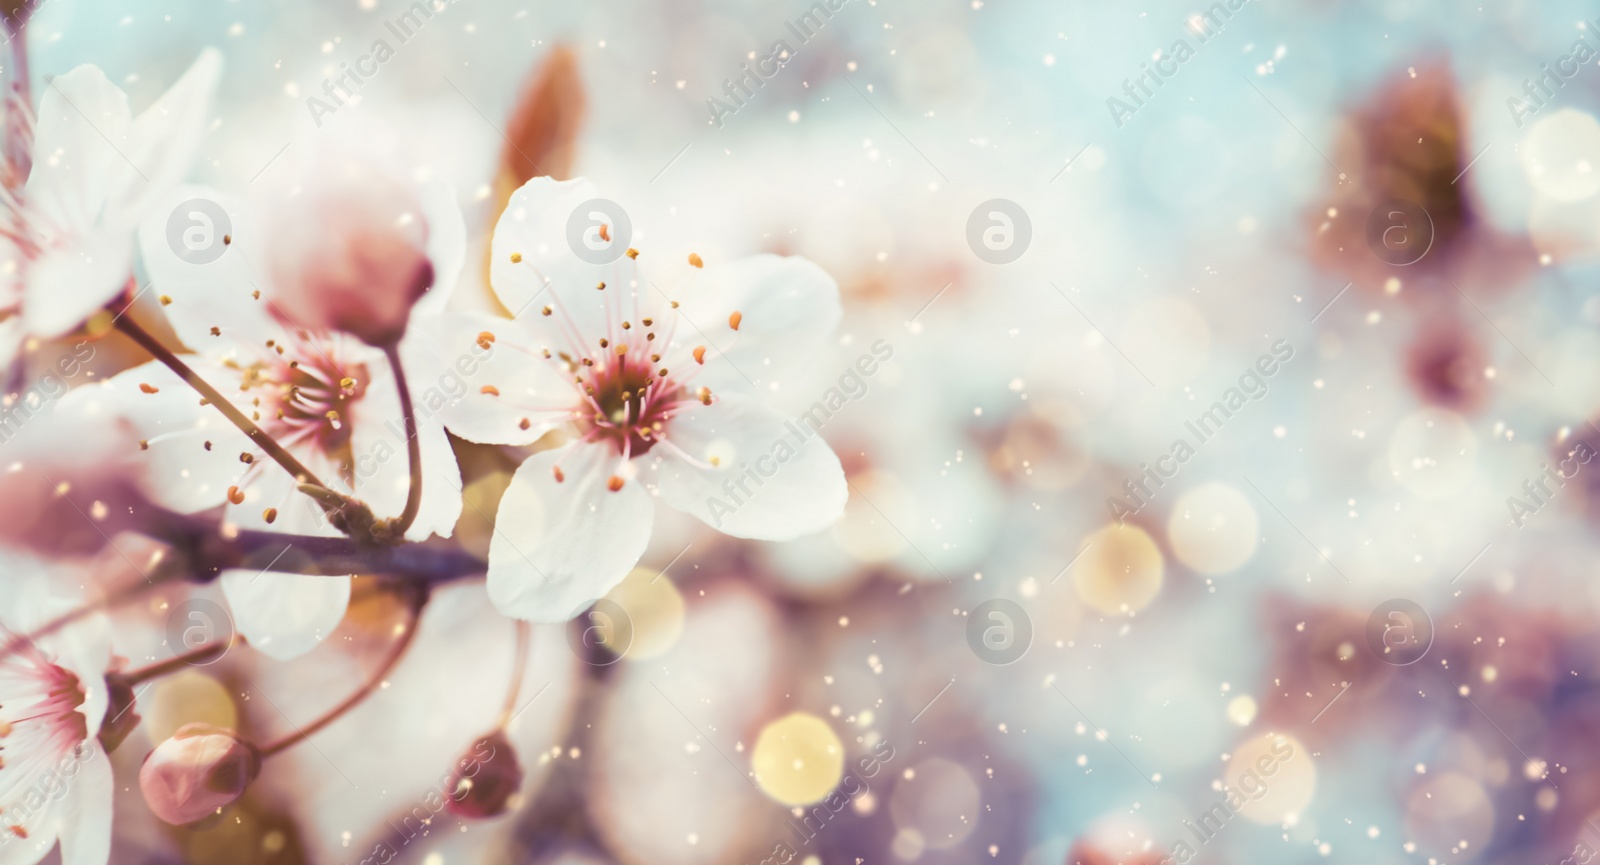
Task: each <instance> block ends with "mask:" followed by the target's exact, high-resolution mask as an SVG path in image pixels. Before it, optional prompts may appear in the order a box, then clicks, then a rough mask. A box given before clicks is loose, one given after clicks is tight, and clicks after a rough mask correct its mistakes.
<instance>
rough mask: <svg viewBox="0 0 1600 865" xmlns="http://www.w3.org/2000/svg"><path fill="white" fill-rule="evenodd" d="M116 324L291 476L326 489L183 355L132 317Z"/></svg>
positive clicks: (118, 320)
mask: <svg viewBox="0 0 1600 865" xmlns="http://www.w3.org/2000/svg"><path fill="white" fill-rule="evenodd" d="M116 327H117V329H118V330H120V331H122V332H123V333H125V334H127V335H128V337H129V338H130V339H132V340H133V341H134V342H136V343H138V344H139V346H140V347H141V348H143V349H144V350H145V351H148V352H150V354H151V355H153V356H154V357H155V359H156V360H159V361H161V362H162V363H163V364H166V365H167V367H168V368H169V369H171V370H172V371H173V372H175V373H177V374H178V375H179V376H180V377H182V378H183V380H184V381H185V382H187V383H188V385H189V386H190V387H192V388H194V389H195V390H197V391H199V392H200V395H201V396H204V397H205V398H206V402H208V403H210V404H211V405H213V406H216V408H217V411H220V412H222V414H223V416H225V417H227V419H228V420H230V421H232V422H233V425H234V426H236V427H238V428H239V429H240V430H241V431H242V432H243V433H244V434H245V435H247V436H249V437H250V440H251V441H252V442H255V444H256V446H257V447H259V448H261V449H262V450H263V451H266V453H267V456H270V457H272V458H273V459H274V460H275V461H277V463H278V465H281V466H283V467H284V469H285V470H286V471H288V472H289V474H290V475H293V476H294V477H295V478H296V479H298V480H299V481H300V482H301V483H304V484H313V485H315V486H319V487H323V488H327V486H328V485H327V484H325V483H323V482H322V481H321V479H319V478H318V477H317V476H316V474H315V473H314V472H312V471H311V470H310V469H308V468H306V467H305V465H304V464H302V463H301V462H300V460H298V459H296V458H295V456H294V454H291V453H289V452H288V451H287V450H285V449H284V447H283V445H280V444H278V440H277V439H275V438H273V437H272V436H270V435H268V434H267V432H266V431H265V430H263V429H262V428H261V427H259V426H256V424H255V421H252V420H251V419H250V418H248V417H246V416H245V414H244V412H242V411H239V409H237V408H235V407H234V405H233V403H231V402H229V401H228V398H227V397H225V396H223V395H222V392H221V391H219V390H217V389H216V388H214V387H212V386H211V383H210V382H208V381H206V380H205V379H203V378H201V377H200V374H199V373H197V372H195V371H194V370H193V369H190V368H189V365H188V364H186V363H184V362H183V359H182V358H180V357H178V356H177V355H176V354H174V353H173V352H172V350H171V349H169V348H167V347H166V346H164V345H162V344H161V341H160V340H158V339H156V338H155V337H154V336H152V335H151V334H150V332H149V331H147V330H145V329H144V328H142V327H140V326H139V324H138V323H137V322H135V321H134V320H133V317H132V316H127V315H124V316H121V317H119V318H118V319H117V321H116Z"/></svg>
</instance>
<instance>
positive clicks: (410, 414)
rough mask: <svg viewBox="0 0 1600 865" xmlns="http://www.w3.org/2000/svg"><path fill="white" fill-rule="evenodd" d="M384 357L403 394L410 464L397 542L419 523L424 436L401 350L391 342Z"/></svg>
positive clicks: (397, 531) (407, 454)
mask: <svg viewBox="0 0 1600 865" xmlns="http://www.w3.org/2000/svg"><path fill="white" fill-rule="evenodd" d="M383 356H384V357H386V358H388V359H389V369H391V370H393V372H394V384H395V387H396V388H397V389H398V390H399V391H400V416H401V418H402V422H403V423H404V424H405V427H404V429H405V431H406V457H407V458H408V459H409V460H410V461H411V489H410V490H409V491H408V492H407V493H406V509H405V510H404V511H402V512H401V513H400V519H399V521H398V522H397V523H396V524H395V526H394V535H395V537H396V538H397V539H399V538H404V537H405V536H406V530H407V529H409V528H411V524H412V523H414V522H416V520H417V513H418V512H419V511H421V510H422V437H421V435H420V433H421V431H420V430H418V429H417V414H416V409H414V408H413V407H412V405H411V388H410V387H409V386H408V385H407V384H406V370H405V366H404V365H403V364H401V362H400V351H399V349H398V347H397V346H396V345H395V344H393V343H391V344H389V345H386V346H384V347H383Z"/></svg>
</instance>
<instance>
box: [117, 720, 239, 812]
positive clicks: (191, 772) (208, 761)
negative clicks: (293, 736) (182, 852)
mask: <svg viewBox="0 0 1600 865" xmlns="http://www.w3.org/2000/svg"><path fill="white" fill-rule="evenodd" d="M260 773H261V754H260V752H259V751H257V750H256V747H255V746H254V745H251V744H250V743H249V742H246V741H244V740H242V739H240V738H239V737H238V735H237V734H235V733H234V732H233V731H232V730H224V729H222V728H221V727H213V726H211V725H210V724H185V725H184V726H182V727H180V728H178V732H176V733H173V734H172V738H170V739H168V740H166V741H165V742H162V743H161V744H160V745H157V746H156V749H155V750H154V751H151V752H150V755H149V756H148V757H145V758H144V766H142V767H140V769H139V789H140V790H141V791H142V792H143V793H144V800H145V802H147V803H149V805H150V810H151V811H152V812H154V813H155V815H156V816H157V817H160V818H161V819H162V820H165V821H166V822H168V823H171V824H173V825H174V826H181V825H183V824H185V823H193V822H195V821H197V820H202V819H204V818H206V817H209V816H211V815H212V814H215V813H217V811H218V810H220V809H221V808H224V807H226V806H228V805H231V804H233V802H234V801H235V800H237V799H238V798H239V797H240V796H242V795H244V791H245V788H246V787H248V786H250V782H251V781H254V780H255V779H256V776H257V775H258V774H260Z"/></svg>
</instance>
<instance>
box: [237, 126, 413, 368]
mask: <svg viewBox="0 0 1600 865" xmlns="http://www.w3.org/2000/svg"><path fill="white" fill-rule="evenodd" d="M428 231H429V225H428V223H427V221H426V218H425V216H424V214H423V212H422V203H421V200H420V198H419V196H418V194H417V193H416V191H415V190H414V189H413V188H412V186H411V185H410V184H409V183H408V182H407V181H405V180H403V179H401V178H399V177H393V176H390V175H389V174H388V173H386V172H385V171H384V169H382V168H378V167H375V166H372V165H368V164H365V163H363V162H361V161H359V160H356V159H343V160H341V159H339V158H331V160H330V163H329V164H327V165H323V166H320V170H319V171H318V172H317V173H316V174H314V175H313V176H312V177H311V178H309V179H308V180H307V181H305V182H304V183H303V184H302V186H301V187H300V188H299V189H298V190H297V194H296V195H294V196H292V197H290V198H289V199H287V200H285V201H283V202H281V203H280V204H279V205H278V206H277V207H275V208H274V209H273V211H272V213H271V215H270V219H269V222H268V232H269V236H270V241H269V243H270V246H269V248H270V249H271V254H270V257H269V259H268V261H267V264H268V269H269V270H270V272H271V275H272V279H273V289H272V291H271V292H270V294H271V295H272V300H273V304H272V306H271V307H270V308H271V310H272V312H273V313H274V314H275V315H277V316H279V317H280V318H283V319H285V320H286V321H287V323H289V324H291V325H294V326H297V327H302V328H311V329H328V330H341V331H344V332H346V333H351V334H354V335H356V336H357V337H359V338H360V339H361V340H362V341H364V342H366V343H369V344H371V345H377V346H384V345H391V344H393V343H395V342H397V341H398V340H399V339H400V337H401V336H402V335H404V334H405V331H406V322H407V320H408V319H409V318H410V316H411V305H412V304H413V303H415V302H416V301H417V300H418V299H419V298H420V297H422V295H423V294H425V293H427V291H428V290H429V289H430V288H432V286H433V281H434V273H433V265H432V263H431V262H430V261H429V260H428V258H427V252H426V246H427V240H428Z"/></svg>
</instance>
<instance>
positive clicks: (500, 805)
mask: <svg viewBox="0 0 1600 865" xmlns="http://www.w3.org/2000/svg"><path fill="white" fill-rule="evenodd" d="M521 791H522V767H521V766H520V765H518V764H517V752H516V749H514V748H512V747H511V742H510V740H508V739H507V738H506V734H505V732H504V731H501V730H496V731H494V732H493V733H490V734H489V735H487V736H484V737H483V738H481V739H479V740H478V741H476V742H474V743H473V744H472V749H471V750H469V751H468V752H467V753H466V754H463V755H462V756H461V759H460V760H457V761H456V768H455V769H454V771H452V772H451V773H450V787H449V797H448V798H447V799H446V800H445V807H447V808H449V809H450V813H452V814H454V815H456V816H457V817H464V818H467V819H483V818H485V817H497V816H499V815H501V814H504V813H505V811H506V808H507V807H508V806H509V805H510V803H511V797H513V796H515V795H517V794H518V793H520V792H521Z"/></svg>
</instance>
